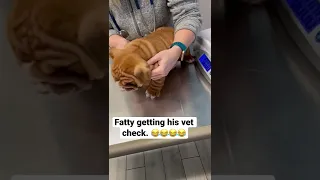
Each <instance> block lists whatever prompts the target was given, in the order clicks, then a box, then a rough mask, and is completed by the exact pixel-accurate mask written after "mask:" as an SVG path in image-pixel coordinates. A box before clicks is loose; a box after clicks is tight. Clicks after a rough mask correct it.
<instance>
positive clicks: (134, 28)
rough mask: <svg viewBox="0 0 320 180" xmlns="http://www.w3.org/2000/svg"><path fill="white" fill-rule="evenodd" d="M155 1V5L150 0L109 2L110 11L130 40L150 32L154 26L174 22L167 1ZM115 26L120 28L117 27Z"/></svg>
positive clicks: (167, 24)
mask: <svg viewBox="0 0 320 180" xmlns="http://www.w3.org/2000/svg"><path fill="white" fill-rule="evenodd" d="M109 2H110V1H109ZM153 2H154V5H153V6H152V5H151V3H150V0H120V4H119V5H113V4H112V3H109V9H110V12H111V14H112V15H113V16H114V18H115V21H116V23H117V24H118V26H119V27H120V29H121V30H125V31H127V32H128V34H129V37H128V38H127V39H128V40H133V39H136V38H139V37H142V36H144V35H146V34H149V33H150V32H152V31H153V30H154V28H158V27H162V26H170V25H171V24H172V18H171V13H170V10H169V8H168V6H167V1H164V0H154V1H153ZM153 11H154V13H153ZM113 28H114V29H115V30H118V29H117V28H116V27H113Z"/></svg>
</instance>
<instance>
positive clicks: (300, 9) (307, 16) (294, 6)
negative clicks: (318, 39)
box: [286, 0, 320, 33]
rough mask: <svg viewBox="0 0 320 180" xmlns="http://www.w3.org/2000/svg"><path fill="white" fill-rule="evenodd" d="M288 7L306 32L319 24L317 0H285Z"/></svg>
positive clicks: (319, 13)
mask: <svg viewBox="0 0 320 180" xmlns="http://www.w3.org/2000/svg"><path fill="white" fill-rule="evenodd" d="M286 1H287V4H288V6H289V8H290V9H291V10H292V12H293V14H294V15H295V17H296V18H297V19H298V21H299V22H300V24H301V26H302V27H303V28H304V30H305V31H306V32H307V33H310V32H312V31H313V30H314V29H315V28H316V27H317V26H318V25H319V24H320V19H319V18H318V17H319V16H320V3H319V1H318V0H286Z"/></svg>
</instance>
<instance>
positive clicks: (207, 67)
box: [199, 54, 211, 72]
mask: <svg viewBox="0 0 320 180" xmlns="http://www.w3.org/2000/svg"><path fill="white" fill-rule="evenodd" d="M199 62H200V63H201V65H202V67H203V68H204V69H205V70H206V71H207V72H209V71H210V70H211V61H210V60H209V58H208V57H207V55H205V54H202V55H201V56H200V58H199Z"/></svg>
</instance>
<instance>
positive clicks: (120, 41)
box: [116, 38, 129, 49]
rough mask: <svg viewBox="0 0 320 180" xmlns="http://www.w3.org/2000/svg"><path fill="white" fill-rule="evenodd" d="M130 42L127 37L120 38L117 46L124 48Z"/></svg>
mask: <svg viewBox="0 0 320 180" xmlns="http://www.w3.org/2000/svg"><path fill="white" fill-rule="evenodd" d="M128 43H129V41H128V40H127V39H125V38H122V39H119V40H118V44H117V46H116V48H117V49H124V47H125V46H126V45H127V44H128Z"/></svg>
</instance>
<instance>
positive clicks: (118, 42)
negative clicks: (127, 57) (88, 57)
mask: <svg viewBox="0 0 320 180" xmlns="http://www.w3.org/2000/svg"><path fill="white" fill-rule="evenodd" d="M128 43H129V41H128V40H127V39H125V38H123V37H122V36H119V35H117V34H114V35H112V36H110V37H109V46H110V47H112V48H116V49H124V47H125V46H126V45H127V44H128Z"/></svg>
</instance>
